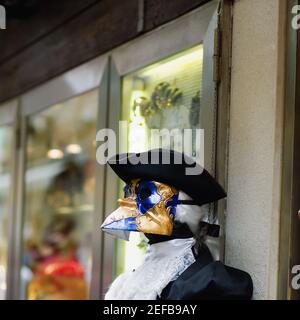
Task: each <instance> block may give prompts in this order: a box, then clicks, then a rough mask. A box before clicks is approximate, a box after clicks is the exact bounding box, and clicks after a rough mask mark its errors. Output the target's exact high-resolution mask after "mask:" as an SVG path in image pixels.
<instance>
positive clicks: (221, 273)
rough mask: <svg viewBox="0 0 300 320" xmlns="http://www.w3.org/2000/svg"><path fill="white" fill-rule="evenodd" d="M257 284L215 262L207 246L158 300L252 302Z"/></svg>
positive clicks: (244, 274) (249, 278)
mask: <svg viewBox="0 0 300 320" xmlns="http://www.w3.org/2000/svg"><path fill="white" fill-rule="evenodd" d="M252 293H253V284H252V279H251V277H250V275H249V274H248V273H246V272H244V271H241V270H238V269H235V268H232V267H229V266H226V265H224V264H223V263H222V262H220V261H213V258H212V255H211V253H210V251H209V249H208V248H207V247H203V248H202V250H201V251H200V252H199V253H198V255H197V257H196V261H195V262H194V263H193V264H192V265H190V266H189V267H188V268H187V269H186V270H185V271H184V272H183V273H182V274H181V275H180V276H179V277H178V278H177V279H176V280H175V281H172V282H170V283H169V284H168V285H167V286H166V287H165V288H164V289H163V291H162V293H161V296H160V297H157V299H158V300H229V299H235V300H237V299H238V300H245V299H251V297H252Z"/></svg>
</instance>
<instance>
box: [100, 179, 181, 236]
mask: <svg viewBox="0 0 300 320" xmlns="http://www.w3.org/2000/svg"><path fill="white" fill-rule="evenodd" d="M124 193H125V196H124V198H122V199H119V200H118V203H119V208H118V209H117V210H115V211H114V212H112V213H111V214H110V215H109V216H108V217H107V218H106V219H105V221H104V223H103V224H102V226H101V228H102V229H103V230H104V231H106V232H108V233H110V234H112V235H115V236H117V237H120V238H123V239H126V240H128V238H129V232H130V231H137V232H143V233H151V234H160V235H171V234H172V231H173V220H174V216H175V213H176V206H177V203H178V190H176V189H175V188H173V187H171V186H169V185H166V184H164V183H160V182H156V181H148V180H132V181H131V183H130V184H127V185H126V186H125V188H124Z"/></svg>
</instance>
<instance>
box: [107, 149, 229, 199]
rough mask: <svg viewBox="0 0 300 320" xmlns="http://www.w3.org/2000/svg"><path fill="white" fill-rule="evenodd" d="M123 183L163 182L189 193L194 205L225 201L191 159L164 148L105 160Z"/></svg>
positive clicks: (212, 180)
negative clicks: (139, 180)
mask: <svg viewBox="0 0 300 320" xmlns="http://www.w3.org/2000/svg"><path fill="white" fill-rule="evenodd" d="M108 164H109V165H110V166H111V168H112V169H113V170H114V172H115V173H116V174H117V175H118V176H119V177H120V178H121V179H122V180H123V181H125V182H126V183H129V182H130V181H131V180H133V179H144V180H152V181H157V182H162V183H165V184H168V185H171V186H174V187H175V188H176V189H178V190H182V191H183V192H185V193H186V194H188V195H189V196H190V197H191V198H192V199H193V200H194V202H195V203H196V204H197V205H203V204H206V203H210V202H214V201H217V200H219V199H222V198H225V197H226V193H225V191H224V189H223V188H222V187H221V186H220V185H219V184H218V182H217V181H216V180H215V179H214V178H213V177H212V176H211V175H210V174H209V173H208V172H207V171H206V170H205V169H204V168H203V167H201V166H200V165H199V164H198V163H196V162H195V161H194V160H193V159H192V158H190V157H188V156H186V155H185V154H183V153H179V152H177V151H173V150H166V149H152V150H149V151H146V152H143V153H123V154H117V155H115V156H113V157H111V158H110V159H109V160H108Z"/></svg>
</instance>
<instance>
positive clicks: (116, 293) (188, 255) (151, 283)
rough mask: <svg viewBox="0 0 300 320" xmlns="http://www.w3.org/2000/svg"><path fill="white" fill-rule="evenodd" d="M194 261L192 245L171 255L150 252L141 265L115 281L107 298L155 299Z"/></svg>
mask: <svg viewBox="0 0 300 320" xmlns="http://www.w3.org/2000/svg"><path fill="white" fill-rule="evenodd" d="M191 244H193V243H191ZM194 262H195V258H194V255H193V252H192V249H191V246H189V247H187V248H185V249H184V250H183V251H182V250H181V252H180V250H179V253H178V255H173V256H171V257H170V256H169V255H168V254H167V252H166V253H165V254H164V255H163V256H162V255H161V253H159V252H157V253H156V252H154V253H153V252H150V253H148V254H146V257H145V261H144V263H143V264H142V265H141V266H140V267H138V268H137V269H136V270H135V271H132V272H127V273H124V274H122V275H121V276H119V277H118V278H117V279H116V280H115V281H114V282H113V284H112V286H111V287H110V289H109V291H108V292H107V294H106V296H105V299H124V300H125V299H127V300H129V299H139V300H155V299H156V297H157V296H160V295H161V292H162V290H163V289H164V288H165V287H166V286H167V285H168V283H169V282H171V281H174V280H176V279H177V278H178V277H179V276H180V275H181V274H182V273H183V272H184V271H185V270H186V269H187V268H188V267H189V266H190V265H191V264H192V263H194Z"/></svg>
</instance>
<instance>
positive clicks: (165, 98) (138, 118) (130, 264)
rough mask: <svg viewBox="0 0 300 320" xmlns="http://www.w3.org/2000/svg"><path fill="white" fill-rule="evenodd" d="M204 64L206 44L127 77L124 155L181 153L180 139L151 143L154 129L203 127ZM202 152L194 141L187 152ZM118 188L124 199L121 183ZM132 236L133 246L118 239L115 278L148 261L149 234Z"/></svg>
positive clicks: (123, 97)
mask: <svg viewBox="0 0 300 320" xmlns="http://www.w3.org/2000/svg"><path fill="white" fill-rule="evenodd" d="M202 65H203V45H202V44H201V45H198V46H196V47H193V48H191V49H188V50H185V51H183V52H181V53H179V54H176V55H174V56H171V57H169V58H166V59H164V60H162V61H159V62H157V63H154V64H152V65H150V66H147V67H145V68H143V69H139V70H137V71H135V72H133V73H131V74H128V75H126V76H125V77H124V78H123V87H122V116H121V118H122V120H127V121H128V122H129V124H128V126H129V128H128V134H127V135H125V134H124V135H122V137H123V141H121V143H120V145H121V147H123V150H120V151H121V152H126V151H129V152H143V151H146V150H148V149H149V148H150V147H155V148H157V147H164V148H171V149H175V150H178V151H181V150H182V149H181V148H182V144H181V141H176V140H175V139H173V140H172V139H164V138H162V139H161V140H155V141H153V140H152V141H151V134H150V130H151V129H168V130H172V129H176V130H179V132H183V130H184V129H195V128H199V122H200V108H201V96H202ZM124 146H125V147H124ZM185 151H186V146H185ZM198 152H199V150H198V147H197V145H196V143H195V141H194V137H193V138H192V143H191V145H190V147H189V149H188V153H189V154H190V155H191V156H195V155H196V154H197V153H198ZM119 189H120V196H122V190H123V184H122V183H120V187H119ZM130 237H131V239H130V241H129V242H125V241H123V240H116V248H117V254H116V256H115V262H116V263H115V275H117V274H119V273H121V272H124V271H127V270H132V269H133V268H135V267H136V266H137V265H138V264H139V263H140V262H141V260H142V258H143V253H144V251H145V248H146V240H145V238H144V236H143V235H142V234H140V233H135V232H132V233H131V236H130ZM133 257H134V258H133Z"/></svg>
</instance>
